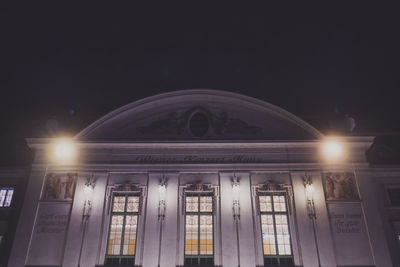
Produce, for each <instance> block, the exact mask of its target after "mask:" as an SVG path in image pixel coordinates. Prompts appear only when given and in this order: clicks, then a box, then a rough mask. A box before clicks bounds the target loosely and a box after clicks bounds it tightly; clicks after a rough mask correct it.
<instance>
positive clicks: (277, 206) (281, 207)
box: [274, 196, 286, 211]
mask: <svg viewBox="0 0 400 267" xmlns="http://www.w3.org/2000/svg"><path fill="white" fill-rule="evenodd" d="M274 210H275V211H286V201H285V197H284V196H274Z"/></svg>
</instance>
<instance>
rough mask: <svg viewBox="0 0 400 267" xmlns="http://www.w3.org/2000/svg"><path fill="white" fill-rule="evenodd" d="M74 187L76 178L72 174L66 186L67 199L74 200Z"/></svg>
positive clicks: (69, 175)
mask: <svg viewBox="0 0 400 267" xmlns="http://www.w3.org/2000/svg"><path fill="white" fill-rule="evenodd" d="M73 185H74V177H73V175H72V174H70V173H69V174H68V178H67V182H66V185H65V198H66V199H69V198H70V199H72V196H73V193H74V192H73Z"/></svg>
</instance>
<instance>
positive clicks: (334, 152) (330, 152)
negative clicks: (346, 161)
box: [322, 139, 344, 161]
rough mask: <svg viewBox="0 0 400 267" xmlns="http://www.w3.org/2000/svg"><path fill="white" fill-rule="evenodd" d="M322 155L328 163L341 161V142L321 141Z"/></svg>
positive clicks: (342, 150) (334, 140)
mask: <svg viewBox="0 0 400 267" xmlns="http://www.w3.org/2000/svg"><path fill="white" fill-rule="evenodd" d="M322 155H323V157H324V158H325V159H326V160H328V161H335V160H340V159H342V158H343V155H344V149H343V144H342V142H340V141H338V140H336V139H327V140H325V141H323V143H322Z"/></svg>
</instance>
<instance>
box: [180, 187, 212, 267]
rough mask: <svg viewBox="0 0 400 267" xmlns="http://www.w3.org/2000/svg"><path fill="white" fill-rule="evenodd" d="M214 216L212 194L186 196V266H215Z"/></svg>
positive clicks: (193, 193) (189, 194) (202, 193)
mask: <svg viewBox="0 0 400 267" xmlns="http://www.w3.org/2000/svg"><path fill="white" fill-rule="evenodd" d="M213 225H214V216H213V197H212V193H205V192H201V193H197V192H190V193H189V192H187V193H186V195H185V266H213V262H214V227H213Z"/></svg>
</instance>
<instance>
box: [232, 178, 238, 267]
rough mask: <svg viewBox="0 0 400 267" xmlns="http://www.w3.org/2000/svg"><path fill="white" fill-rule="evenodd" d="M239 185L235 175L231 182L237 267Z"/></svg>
mask: <svg viewBox="0 0 400 267" xmlns="http://www.w3.org/2000/svg"><path fill="white" fill-rule="evenodd" d="M239 198H240V184H239V180H238V179H237V177H236V175H234V177H233V181H232V199H233V206H232V209H233V220H234V221H235V226H236V247H237V257H238V258H237V260H238V267H240V243H239V220H240V203H239Z"/></svg>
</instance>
